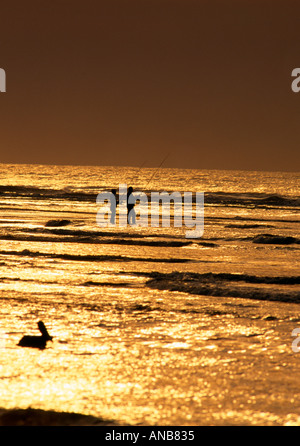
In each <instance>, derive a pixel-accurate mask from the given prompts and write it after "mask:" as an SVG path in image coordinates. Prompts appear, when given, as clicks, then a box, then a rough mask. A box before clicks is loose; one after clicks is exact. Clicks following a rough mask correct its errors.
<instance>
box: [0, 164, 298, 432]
mask: <svg viewBox="0 0 300 446" xmlns="http://www.w3.org/2000/svg"><path fill="white" fill-rule="evenodd" d="M153 172H154V171H153V170H151V169H141V170H139V169H133V168H132V169H129V168H96V167H94V168H89V167H80V166H78V167H72V168H70V167H63V166H26V165H22V166H21V165H20V166H16V165H14V166H13V165H11V166H7V165H1V166H0V192H1V193H2V194H1V195H0V206H1V218H0V240H1V248H0V265H1V274H0V299H1V308H0V312H1V318H0V330H1V332H0V333H1V338H0V342H1V346H2V352H1V357H2V362H1V365H0V406H2V407H5V408H12V407H20V408H26V407H28V406H31V407H34V408H40V409H48V410H57V411H72V412H73V411H74V412H79V413H84V414H91V415H94V416H102V417H105V418H108V419H116V420H118V421H119V422H123V423H128V424H137V423H138V424H158V425H163V424H164V425H188V424H189V425H202V424H210V425H219V424H239V425H242V424H253V425H254V424H264V425H274V424H275V425H283V424H299V423H300V415H299V413H300V412H299V404H300V397H299V395H300V386H299V384H298V382H297V370H298V363H299V358H300V353H299V354H297V353H295V352H294V351H293V350H292V341H293V340H294V338H293V337H292V330H293V329H294V328H297V327H300V317H299V302H300V280H299V267H298V265H299V249H300V244H299V218H298V215H299V208H300V197H299V195H300V193H299V174H295V173H261V172H260V173H259V172H249V173H246V172H222V171H197V170H194V171H190V170H189V171H185V170H179V169H178V170H174V169H161V170H160V171H159V172H157V175H156V177H155V181H153V182H152V183H150V185H149V184H148V183H149V178H151V176H152V175H153ZM128 178H129V179H130V181H129V180H128ZM126 182H128V184H131V185H132V186H133V187H134V188H135V189H138V190H145V189H146V191H147V192H148V193H149V191H150V190H158V191H161V190H167V191H168V192H173V191H193V192H197V191H204V192H205V220H204V223H205V224H204V235H203V237H202V238H199V239H193V240H189V239H186V238H185V228H184V227H182V228H174V227H170V228H162V227H159V228H151V227H148V228H141V227H127V228H118V227H116V228H99V227H98V226H97V223H96V214H97V211H98V209H99V207H98V206H97V204H96V196H97V194H98V193H99V192H100V191H103V190H110V189H111V188H113V187H118V185H119V184H120V183H126ZM51 219H56V220H57V219H60V220H61V219H69V220H70V222H71V223H70V224H69V225H66V226H64V227H48V226H45V224H46V222H47V221H49V220H51ZM275 236H276V237H277V238H274V237H275ZM272 237H273V238H272ZM155 273H157V274H155ZM172 273H173V274H172ZM183 273H185V275H184V274H183ZM206 273H207V274H208V273H211V274H210V275H207V276H203V275H204V274H206ZM225 273H226V274H227V276H224V274H225ZM220 274H223V276H220ZM278 277H280V278H282V279H281V280H278V279H277V278H278ZM38 320H43V321H44V323H45V324H46V326H47V328H48V330H49V332H50V334H51V335H52V336H53V337H54V339H53V342H49V343H48V344H47V348H46V349H45V350H43V351H40V350H36V349H31V348H21V347H18V346H17V345H16V344H17V343H18V341H19V339H20V338H21V337H22V336H23V334H24V333H26V334H38V330H37V322H38Z"/></svg>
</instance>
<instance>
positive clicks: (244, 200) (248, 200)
mask: <svg viewBox="0 0 300 446" xmlns="http://www.w3.org/2000/svg"><path fill="white" fill-rule="evenodd" d="M204 201H205V203H211V204H226V205H243V206H255V207H265V206H276V207H281V206H283V207H299V206H300V197H284V196H282V195H279V194H278V195H276V194H271V195H270V194H265V193H227V192H215V193H206V194H205V198H204Z"/></svg>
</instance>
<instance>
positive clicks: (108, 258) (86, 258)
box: [0, 249, 191, 263]
mask: <svg viewBox="0 0 300 446" xmlns="http://www.w3.org/2000/svg"><path fill="white" fill-rule="evenodd" d="M0 255H7V256H25V257H44V258H51V259H62V260H71V261H80V262H114V261H118V262H154V263H188V262H190V261H191V260H189V259H180V258H155V257H154V258H151V257H128V256H122V255H98V256H97V255H76V254H55V253H47V252H40V251H30V250H29V249H23V251H0Z"/></svg>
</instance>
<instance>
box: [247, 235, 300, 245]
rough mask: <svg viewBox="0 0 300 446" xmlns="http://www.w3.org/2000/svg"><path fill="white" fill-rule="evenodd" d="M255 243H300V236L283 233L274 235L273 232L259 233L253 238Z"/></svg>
mask: <svg viewBox="0 0 300 446" xmlns="http://www.w3.org/2000/svg"><path fill="white" fill-rule="evenodd" d="M252 241H253V243H258V244H267V245H270V244H274V245H292V244H300V238H297V237H291V236H283V235H273V234H258V235H256V236H255V237H253V239H252Z"/></svg>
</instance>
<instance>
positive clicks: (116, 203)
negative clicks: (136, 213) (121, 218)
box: [110, 189, 119, 225]
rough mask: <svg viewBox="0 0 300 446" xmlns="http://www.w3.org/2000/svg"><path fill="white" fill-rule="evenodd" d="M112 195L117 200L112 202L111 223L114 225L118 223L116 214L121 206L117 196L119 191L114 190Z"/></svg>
mask: <svg viewBox="0 0 300 446" xmlns="http://www.w3.org/2000/svg"><path fill="white" fill-rule="evenodd" d="M111 193H112V194H113V196H114V198H115V199H114V200H111V201H110V223H111V224H112V225H114V224H115V223H116V212H117V206H118V204H119V197H118V196H117V189H112V190H111Z"/></svg>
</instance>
